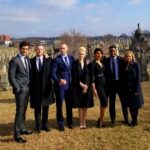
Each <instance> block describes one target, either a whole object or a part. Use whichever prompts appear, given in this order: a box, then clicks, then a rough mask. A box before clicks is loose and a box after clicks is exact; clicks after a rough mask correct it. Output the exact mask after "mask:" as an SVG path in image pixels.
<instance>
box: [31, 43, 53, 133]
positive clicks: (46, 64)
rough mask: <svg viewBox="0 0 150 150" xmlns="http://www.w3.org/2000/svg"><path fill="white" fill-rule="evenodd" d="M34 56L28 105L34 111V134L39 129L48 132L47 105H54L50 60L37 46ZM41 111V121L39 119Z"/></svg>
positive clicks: (41, 48)
mask: <svg viewBox="0 0 150 150" xmlns="http://www.w3.org/2000/svg"><path fill="white" fill-rule="evenodd" d="M35 53H36V56H35V57H34V58H32V59H31V60H30V62H31V82H30V104H31V108H33V109H34V116H35V121H36V132H37V133H40V132H41V129H42V130H44V131H46V132H48V131H50V129H49V128H48V125H47V122H48V110H49V105H50V104H53V103H54V96H53V86H52V80H51V62H52V59H51V58H45V57H44V47H43V45H41V44H39V45H36V47H35ZM41 110H42V119H41Z"/></svg>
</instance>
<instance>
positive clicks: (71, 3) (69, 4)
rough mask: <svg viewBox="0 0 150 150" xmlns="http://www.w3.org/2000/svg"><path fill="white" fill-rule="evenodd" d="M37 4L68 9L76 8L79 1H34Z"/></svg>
mask: <svg viewBox="0 0 150 150" xmlns="http://www.w3.org/2000/svg"><path fill="white" fill-rule="evenodd" d="M34 1H35V2H37V3H39V4H42V5H45V6H50V7H54V8H58V9H67V8H71V7H73V6H75V5H76V4H77V2H78V0H34Z"/></svg>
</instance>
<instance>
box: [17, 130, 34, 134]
mask: <svg viewBox="0 0 150 150" xmlns="http://www.w3.org/2000/svg"><path fill="white" fill-rule="evenodd" d="M32 133H33V132H32V131H30V130H24V131H20V134H22V135H30V134H32Z"/></svg>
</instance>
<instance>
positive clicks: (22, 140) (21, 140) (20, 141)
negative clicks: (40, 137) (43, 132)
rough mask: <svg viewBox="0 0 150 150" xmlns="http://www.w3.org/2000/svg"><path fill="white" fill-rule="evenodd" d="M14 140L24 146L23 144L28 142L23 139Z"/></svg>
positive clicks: (16, 138)
mask: <svg viewBox="0 0 150 150" xmlns="http://www.w3.org/2000/svg"><path fill="white" fill-rule="evenodd" d="M14 140H15V142H17V143H20V144H23V143H26V142H27V140H24V139H23V138H21V137H15V138H14Z"/></svg>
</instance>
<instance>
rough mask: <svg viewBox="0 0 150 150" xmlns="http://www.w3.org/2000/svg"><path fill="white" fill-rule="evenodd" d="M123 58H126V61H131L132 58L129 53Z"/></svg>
mask: <svg viewBox="0 0 150 150" xmlns="http://www.w3.org/2000/svg"><path fill="white" fill-rule="evenodd" d="M125 58H126V61H127V62H131V61H132V60H133V57H132V54H131V53H128V54H127V55H126V57H125Z"/></svg>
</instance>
